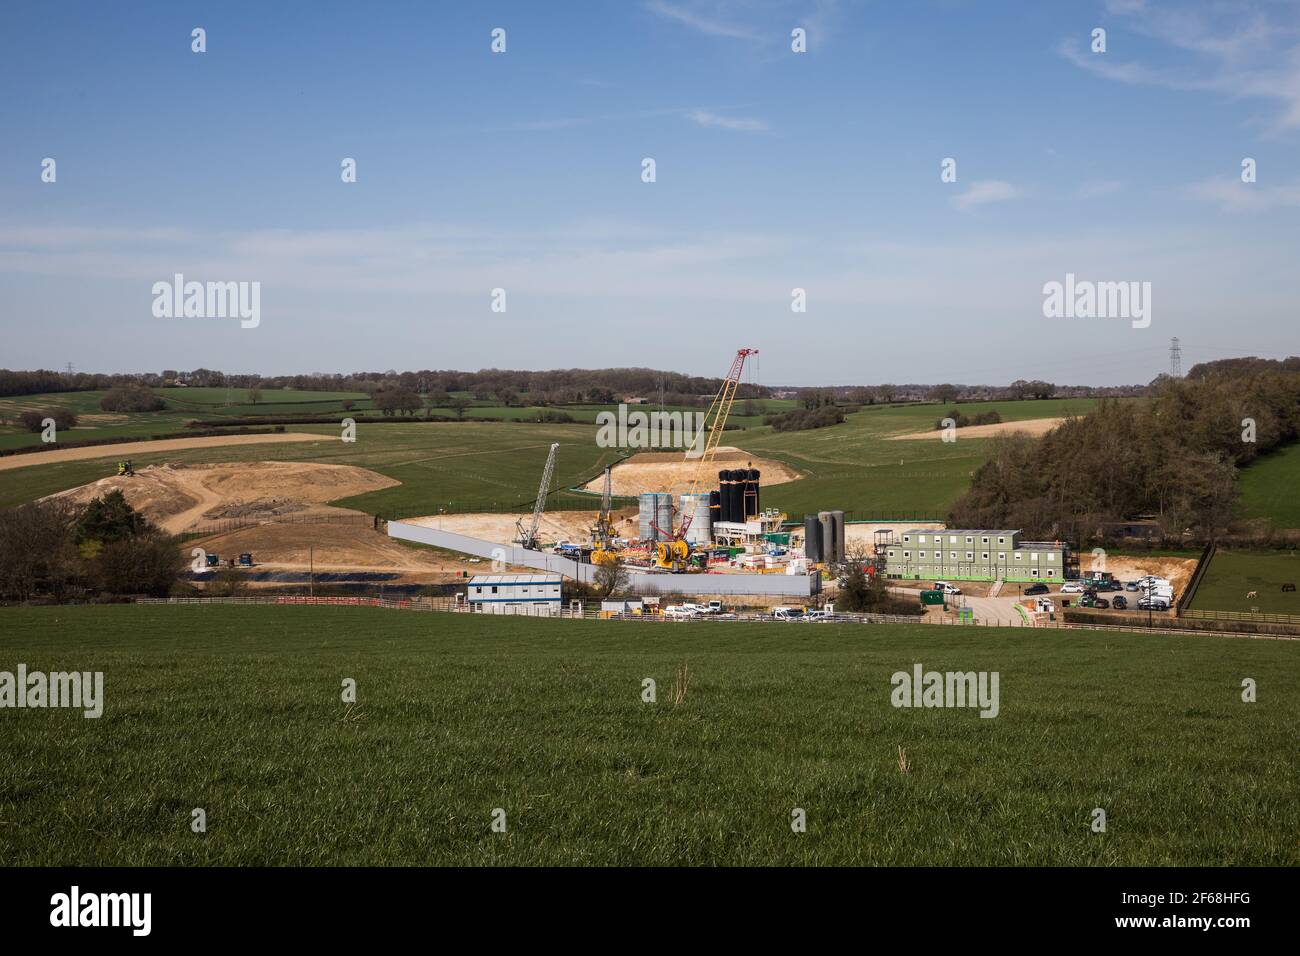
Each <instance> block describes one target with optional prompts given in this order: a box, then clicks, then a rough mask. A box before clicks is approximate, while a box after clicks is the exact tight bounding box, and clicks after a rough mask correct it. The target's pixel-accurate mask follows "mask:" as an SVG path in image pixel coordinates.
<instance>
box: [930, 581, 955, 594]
mask: <svg viewBox="0 0 1300 956" xmlns="http://www.w3.org/2000/svg"><path fill="white" fill-rule="evenodd" d="M934 589H935V590H936V591H942V592H943V593H944V594H961V588H959V587H957V586H956V585H953V584H949V583H948V582H947V581H935V582H934Z"/></svg>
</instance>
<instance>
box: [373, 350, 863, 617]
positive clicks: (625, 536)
mask: <svg viewBox="0 0 1300 956" xmlns="http://www.w3.org/2000/svg"><path fill="white" fill-rule="evenodd" d="M756 354H757V349H749V348H742V349H739V350H738V351H737V352H736V355H735V357H734V358H733V359H732V362H731V365H730V368H729V369H728V372H727V374H726V376H725V378H724V379H723V381H722V384H721V386H720V387H719V389H718V391H717V393H716V394H715V395H714V396H713V399H712V402H711V403H710V405H709V409H708V411H707V413H706V414H705V417H704V423H703V428H702V429H701V430H700V431H699V433H698V435H697V437H696V440H695V442H694V443H693V444H691V446H690V447H688V448H685V449H684V450H682V451H680V452H677V453H665V452H658V453H642V454H638V455H635V456H633V457H632V458H630V459H627V460H626V461H625V462H624V463H621V464H619V465H617V466H610V467H607V468H606V469H605V470H604V474H603V476H602V477H601V478H600V479H597V480H596V481H593V482H590V483H588V484H587V486H586V489H587V490H589V491H593V492H596V491H597V489H599V494H600V496H601V500H600V507H599V509H597V510H596V511H595V513H594V515H593V517H592V520H591V522H590V524H589V526H587V527H584V528H581V529H573V530H576V531H577V532H578V533H576V534H573V533H571V534H567V535H565V536H564V537H562V538H560V539H554V538H551V537H549V536H547V535H546V534H545V525H544V523H543V522H544V519H545V518H546V517H547V515H546V502H547V499H548V497H549V496H550V495H551V494H552V492H553V491H554V489H553V487H552V480H553V476H554V472H555V462H556V455H557V453H558V450H559V445H558V444H553V445H552V446H551V448H550V453H549V455H548V456H547V459H546V465H545V468H544V469H543V472H542V475H541V480H540V483H539V485H538V489H537V497H536V501H535V503H534V508H533V512H532V514H531V515H526V516H523V517H520V518H518V519H517V520H516V522H515V525H514V529H513V532H514V533H513V534H512V535H511V536H510V540H509V542H508V543H507V542H503V541H502V540H501V538H502V537H503V535H501V534H500V532H501V531H504V530H505V528H504V527H501V526H498V527H497V528H496V529H495V530H497V531H498V533H497V534H496V535H491V536H486V537H484V536H478V535H475V534H474V533H472V532H471V531H470V529H469V528H468V527H467V526H466V525H467V524H469V522H465V521H464V520H460V521H457V520H456V517H457V516H438V517H435V518H429V519H412V520H409V521H402V522H390V523H389V525H388V533H389V534H390V535H391V536H393V537H395V538H400V539H403V540H407V541H412V542H417V543H421V544H427V545H432V546H435V547H439V548H446V549H449V550H453V551H460V552H465V553H469V554H473V555H476V556H478V557H481V558H487V559H490V560H492V561H493V562H494V567H495V568H497V569H502V570H504V569H506V568H519V567H524V568H533V569H536V570H539V571H545V572H550V573H558V574H560V575H562V576H563V577H565V578H568V579H570V580H576V581H582V582H584V583H594V582H598V581H601V580H604V581H606V582H610V581H611V579H610V577H609V576H608V574H606V575H605V576H603V578H602V573H601V569H602V568H610V567H618V568H621V569H623V570H624V571H625V572H626V575H627V577H626V587H627V589H628V590H630V591H633V592H636V593H643V594H682V595H696V596H716V595H732V596H738V595H744V596H748V597H751V598H759V599H761V598H786V597H788V598H803V599H809V598H812V597H813V596H814V595H817V594H818V593H820V591H821V586H822V580H823V573H822V572H823V570H824V569H825V568H826V567H827V566H828V565H831V564H834V563H835V562H837V561H839V560H841V559H842V558H843V557H844V556H845V555H846V553H847V548H848V542H847V539H846V527H845V515H844V512H843V511H824V512H821V513H819V514H817V515H808V516H805V517H804V518H803V519H802V522H799V523H794V522H791V520H790V517H789V515H787V514H786V513H784V512H782V511H779V510H778V509H775V508H769V507H764V505H763V500H762V487H763V480H764V473H765V471H769V472H770V473H771V477H773V478H774V479H775V482H776V483H781V482H786V481H791V480H794V479H796V478H798V477H799V476H798V474H797V473H796V472H794V471H793V470H792V469H789V468H788V467H786V466H783V465H779V464H777V463H768V462H758V463H756V462H755V461H754V460H753V459H752V458H750V457H748V456H746V455H745V454H744V452H742V451H740V450H739V449H737V448H734V447H731V446H724V445H722V443H721V442H722V437H723V434H724V432H725V430H726V426H727V420H728V417H729V416H730V414H731V410H732V407H733V405H734V404H735V400H736V394H737V391H738V389H739V387H740V384H741V377H742V374H743V372H744V369H745V363H746V361H747V360H748V359H749V358H750V357H751V356H753V355H756ZM756 464H758V465H763V466H764V467H757V466H756ZM723 465H726V466H728V467H721V466H723ZM615 495H620V496H624V497H630V496H635V497H636V499H637V507H636V508H635V510H617V511H616V510H615V508H614V505H613V502H614V497H615ZM884 543H886V540H885V538H883V537H882V538H881V539H880V540H879V541H873V542H872V548H873V550H875V548H876V546H877V545H883V544H884ZM869 570H870V573H872V574H874V573H875V571H876V564H875V562H874V561H872V562H871V563H870V565H869ZM621 580H622V579H621V578H620V583H621Z"/></svg>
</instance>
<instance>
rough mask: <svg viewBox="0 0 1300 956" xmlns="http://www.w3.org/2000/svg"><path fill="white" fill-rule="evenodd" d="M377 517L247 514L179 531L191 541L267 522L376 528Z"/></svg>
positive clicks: (360, 515)
mask: <svg viewBox="0 0 1300 956" xmlns="http://www.w3.org/2000/svg"><path fill="white" fill-rule="evenodd" d="M379 521H380V519H379V518H376V517H375V516H374V515H367V514H342V515H330V514H324V515H322V514H305V515H296V514H284V515H268V516H266V517H263V518H258V517H253V516H249V517H246V518H217V519H215V520H213V521H208V522H206V523H204V524H202V525H200V526H198V527H196V528H190V529H188V530H186V531H184V532H182V533H181V536H180V537H181V540H182V541H192V540H194V539H195V538H206V537H208V536H210V535H214V534H227V533H228V532H231V531H240V530H242V529H244V528H258V527H262V526H264V525H268V524H296V525H304V524H333V525H355V526H358V527H366V528H378V527H379Z"/></svg>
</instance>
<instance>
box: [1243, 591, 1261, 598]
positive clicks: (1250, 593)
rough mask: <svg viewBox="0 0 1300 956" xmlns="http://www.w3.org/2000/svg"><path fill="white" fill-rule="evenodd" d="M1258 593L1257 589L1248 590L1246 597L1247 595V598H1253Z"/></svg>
mask: <svg viewBox="0 0 1300 956" xmlns="http://www.w3.org/2000/svg"><path fill="white" fill-rule="evenodd" d="M1257 594H1258V592H1257V591H1247V592H1246V597H1247V598H1253V597H1255V596H1256V595H1257Z"/></svg>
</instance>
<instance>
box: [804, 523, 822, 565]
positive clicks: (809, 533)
mask: <svg viewBox="0 0 1300 956" xmlns="http://www.w3.org/2000/svg"><path fill="white" fill-rule="evenodd" d="M803 553H804V556H805V557H806V558H807V559H808V560H809V561H820V560H821V559H822V526H821V522H820V521H818V520H817V516H816V515H804V516H803Z"/></svg>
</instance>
